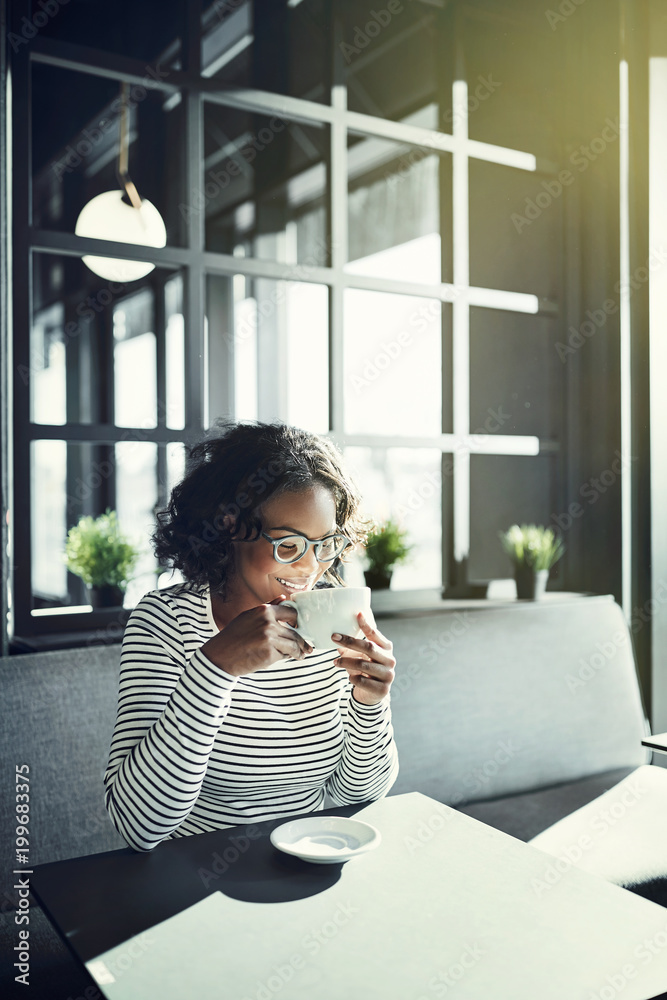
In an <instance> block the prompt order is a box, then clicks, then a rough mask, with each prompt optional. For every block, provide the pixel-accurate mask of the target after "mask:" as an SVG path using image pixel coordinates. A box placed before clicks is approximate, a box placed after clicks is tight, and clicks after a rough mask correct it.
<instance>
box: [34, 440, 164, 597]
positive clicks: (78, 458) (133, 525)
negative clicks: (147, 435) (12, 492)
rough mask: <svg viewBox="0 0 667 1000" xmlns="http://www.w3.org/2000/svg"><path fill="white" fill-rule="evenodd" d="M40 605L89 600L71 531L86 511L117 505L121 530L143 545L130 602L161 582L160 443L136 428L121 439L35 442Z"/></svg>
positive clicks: (36, 577)
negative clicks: (69, 554)
mask: <svg viewBox="0 0 667 1000" xmlns="http://www.w3.org/2000/svg"><path fill="white" fill-rule="evenodd" d="M30 476H31V492H32V517H31V552H32V574H31V575H32V607H33V608H34V609H36V610H38V611H39V610H43V609H46V608H54V609H58V608H67V607H76V608H82V609H83V608H84V606H85V605H86V604H88V591H87V589H86V587H85V586H84V584H83V581H82V580H81V579H80V578H79V577H78V576H75V575H73V574H72V573H70V572H69V571H68V570H67V568H66V565H65V556H64V553H65V542H66V538H67V532H68V531H69V529H70V528H71V527H72V526H73V525H75V524H76V523H77V522H78V520H79V518H81V517H84V516H88V515H89V516H92V517H97V516H99V515H100V514H102V513H104V511H105V510H106V509H107V508H111V509H113V510H116V511H117V513H118V519H119V523H120V527H121V530H122V531H123V533H124V534H126V535H127V536H128V537H129V538H130V540H131V541H132V542H133V544H135V545H136V546H137V547H138V549H139V551H140V558H139V562H138V564H137V567H136V569H135V572H134V576H133V579H132V581H131V582H130V584H129V586H128V589H127V593H126V599H125V604H126V606H127V607H132V606H133V605H134V604H136V602H137V601H138V600H139V598H140V597H141V596H142V595H143V594H144V593H146V591H147V590H150V589H152V587H154V586H155V580H156V566H155V560H154V558H153V556H152V553H151V548H150V541H149V540H150V535H151V533H152V529H153V521H154V514H155V510H156V507H157V504H158V483H157V445H155V444H153V443H151V442H147V441H141V440H138V439H137V438H136V437H132V436H128V439H127V440H126V441H123V442H119V443H118V444H116V445H115V447H114V446H112V445H104V444H99V443H93V442H71V441H69V442H65V441H57V440H56V441H53V440H44V439H42V440H35V441H33V442H32V445H31V450H30Z"/></svg>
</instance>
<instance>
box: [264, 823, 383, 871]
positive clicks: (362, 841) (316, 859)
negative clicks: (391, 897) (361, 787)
mask: <svg viewBox="0 0 667 1000" xmlns="http://www.w3.org/2000/svg"><path fill="white" fill-rule="evenodd" d="M270 839H271V843H272V844H273V846H274V847H277V848H278V850H279V851H284V852H285V854H293V855H294V856H295V857H297V858H301V859H302V860H303V861H312V862H313V863H314V864H320V865H335V864H340V863H341V862H342V861H349V860H350V858H356V857H358V856H359V855H360V854H366V853H367V851H372V850H374V848H376V847H377V846H378V844H379V843H380V841H381V839H382V838H381V836H380V831H379V830H376V829H375V827H374V826H371V825H370V823H362V822H361V820H358V819H346V818H345V817H344V816H308V817H307V818H306V819H294V820H291V821H290V822H289V823H283V824H282V826H277V827H276V829H275V830H274V831H273V832H272V833H271V838H270Z"/></svg>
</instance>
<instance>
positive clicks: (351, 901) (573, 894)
mask: <svg viewBox="0 0 667 1000" xmlns="http://www.w3.org/2000/svg"><path fill="white" fill-rule="evenodd" d="M325 814H329V815H346V816H350V815H355V816H356V817H357V818H359V819H363V820H366V821H368V822H369V823H372V824H373V825H374V826H376V827H377V828H378V829H379V830H380V832H381V834H382V843H381V845H380V846H379V848H378V849H377V850H375V851H372V852H370V853H369V854H366V855H363V856H362V857H359V858H356V859H354V860H352V861H349V862H347V863H345V864H334V865H313V864H309V863H308V862H305V861H301V860H300V859H298V858H294V857H291V856H289V855H286V854H282V853H281V852H279V851H278V850H276V849H275V848H273V846H272V845H271V844H270V842H269V839H268V833H269V831H270V830H271V829H273V828H274V827H275V826H277V825H279V824H280V822H283V821H282V820H275V821H271V822H269V823H262V824H257V825H256V826H254V827H237V828H235V829H232V830H222V831H216V832H214V833H207V834H202V835H200V836H193V837H184V838H179V839H176V840H171V841H166V842H164V843H162V844H160V845H159V846H158V847H157V848H156V849H155V850H154V851H152V852H150V853H148V854H138V853H135V852H133V851H131V850H129V849H127V850H122V851H112V852H109V853H107V854H100V855H94V856H92V857H89V858H79V859H75V860H72V861H64V862H57V863H54V864H50V865H41V866H39V867H37V868H36V869H35V871H34V874H33V876H32V878H31V886H32V888H33V891H34V892H35V895H36V896H37V898H38V899H39V900H40V902H41V903H42V905H43V906H44V909H45V911H46V912H47V914H48V915H49V916H50V917H51V919H52V921H53V922H54V924H55V925H56V926H57V927H58V929H59V930H60V932H61V934H62V935H63V937H64V939H65V940H66V941H67V942H68V944H69V945H70V946H71V948H72V949H73V951H74V952H75V954H76V955H78V957H79V958H80V959H81V960H82V961H84V962H85V963H86V964H87V968H88V970H89V972H91V974H92V975H93V976H94V977H95V978H96V980H97V983H98V985H99V987H100V989H101V991H102V992H103V993H104V994H105V995H106V996H107V997H109V998H110V1000H130V998H131V1000H135V998H136V1000H153V998H155V1000H158V998H159V1000H171V998H173V1000H181V998H182V997H183V996H195V995H196V996H197V998H198V1000H209V998H210V1000H213V998H216V1000H219V997H220V996H221V993H220V989H221V983H223V982H224V984H225V991H224V995H225V996H229V997H234V998H238V1000H256V998H257V1000H259V998H261V997H266V998H270V997H273V995H274V994H276V993H277V992H278V991H279V993H280V998H281V1000H329V998H331V1000H333V998H336V1000H338V998H340V997H344V996H350V997H351V998H356V997H358V996H359V995H360V994H361V992H363V996H364V998H365V1000H375V998H377V1000H380V998H382V1000H393V998H396V1000H399V998H400V1000H427V998H428V1000H433V998H434V997H436V996H443V995H445V994H446V992H447V991H448V990H449V989H450V987H451V989H452V990H453V989H454V987H455V988H456V997H457V1000H480V998H486V997H493V998H494V1000H535V997H538V996H539V997H540V1000H563V998H565V997H567V1000H591V997H596V998H597V997H600V996H603V997H604V996H605V995H607V994H608V992H609V990H612V989H614V990H615V991H616V992H621V990H622V996H623V1000H650V998H653V997H656V996H657V995H658V994H659V993H660V992H661V991H662V990H663V989H665V988H666V987H667V911H666V910H665V909H664V908H663V907H660V906H658V905H656V904H654V903H650V902H648V901H647V900H645V899H642V898H641V897H640V896H638V895H635V894H633V893H630V892H628V891H626V890H625V889H621V888H619V887H617V886H614V885H611V884H610V883H608V882H605V881H604V880H602V879H600V878H598V877H597V876H594V875H590V874H589V873H587V872H584V871H581V870H579V869H577V868H575V867H573V866H572V864H571V863H570V862H569V861H568V860H567V859H557V858H553V857H551V856H550V855H547V854H544V853H543V852H541V851H539V850H538V849H537V848H534V847H531V846H530V845H528V844H524V843H522V842H521V841H518V840H515V839H514V838H513V837H509V836H508V835H506V834H503V833H500V832H499V831H497V830H494V829H492V828H491V827H488V826H486V825H485V824H483V823H480V822H478V821H477V820H475V819H472V818H471V817H469V816H466V815H464V814H462V813H459V812H457V811H456V810H454V809H451V808H449V807H448V806H444V805H441V804H440V803H438V802H436V801H435V800H433V799H430V798H428V797H427V796H425V795H421V794H420V793H417V792H413V793H409V794H406V795H396V796H388V797H387V798H385V799H381V800H379V801H378V802H374V803H371V804H368V805H364V806H349V807H346V808H336V809H332V810H326V811H325ZM605 988H606V990H607V993H605ZM609 995H611V994H609ZM614 995H616V993H614Z"/></svg>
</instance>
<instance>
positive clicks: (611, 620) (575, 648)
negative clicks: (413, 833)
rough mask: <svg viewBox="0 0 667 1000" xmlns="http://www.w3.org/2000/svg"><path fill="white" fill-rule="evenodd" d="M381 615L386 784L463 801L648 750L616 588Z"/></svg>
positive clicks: (623, 763)
mask: <svg viewBox="0 0 667 1000" xmlns="http://www.w3.org/2000/svg"><path fill="white" fill-rule="evenodd" d="M378 624H379V626H380V628H381V629H382V631H383V632H384V633H385V634H386V635H387V636H388V637H389V638H390V639H391V640H392V641H393V643H394V653H395V656H396V659H397V672H396V680H395V682H394V685H393V687H392V715H393V720H394V732H395V736H396V742H397V745H398V753H399V761H400V773H399V776H398V779H397V782H396V784H395V785H394V787H393V789H392V792H393V793H399V792H404V791H415V790H417V791H421V792H424V793H425V794H427V795H431V796H433V797H434V798H436V799H439V800H440V801H442V802H446V803H448V804H450V805H459V804H461V803H463V802H475V801H478V800H483V799H491V798H498V797H500V796H505V795H514V794H518V793H524V792H529V791H531V790H533V789H538V788H544V787H549V786H554V785H559V784H564V783H566V782H572V781H577V780H579V779H581V778H585V777H588V776H589V775H594V774H601V773H603V772H605V771H611V770H613V769H616V768H631V767H637V766H639V765H640V764H644V763H647V761H648V760H649V759H650V755H649V753H648V752H647V751H646V750H645V749H643V748H642V746H641V740H642V738H643V736H644V735H645V733H646V732H647V731H648V730H647V724H646V721H645V717H644V711H643V708H642V704H641V700H640V695H639V688H638V684H637V678H636V672H635V664H634V656H633V652H632V647H631V642H630V637H629V633H628V629H627V625H626V623H625V620H624V618H623V613H622V611H621V609H620V608H619V607H618V605H617V604H615V603H614V601H613V599H612V598H607V597H600V598H587V599H585V600H583V599H579V600H572V601H563V602H560V601H559V602H553V603H552V602H547V601H545V602H539V603H535V604H519V605H513V606H512V605H510V606H505V607H500V608H497V609H493V608H488V609H486V608H483V609H479V610H478V609H475V610H470V611H465V612H460V611H457V612H454V611H453V612H444V613H443V612H439V613H433V614H426V615H422V616H405V617H402V618H399V619H393V620H392V619H387V620H381V621H380V622H378ZM580 675H582V676H583V677H584V678H589V679H587V680H582V676H580Z"/></svg>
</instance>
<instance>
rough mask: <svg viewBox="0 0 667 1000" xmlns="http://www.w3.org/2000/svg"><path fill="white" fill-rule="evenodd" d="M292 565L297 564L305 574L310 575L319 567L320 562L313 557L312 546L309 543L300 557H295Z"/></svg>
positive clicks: (313, 550)
mask: <svg viewBox="0 0 667 1000" xmlns="http://www.w3.org/2000/svg"><path fill="white" fill-rule="evenodd" d="M292 565H294V566H298V567H299V569H300V570H303V573H304V574H305V575H308V576H310V575H311V574H312V573H316V572H317V571H318V570H319V568H320V564H319V563H318V561H317V559H316V558H315V549H314V547H313V546H312V545H309V546H308V548H307V549H306V551H305V552H304V554H303V555H302V556H301V558H300V559H297V560H296V562H295V563H293V564H292Z"/></svg>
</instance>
